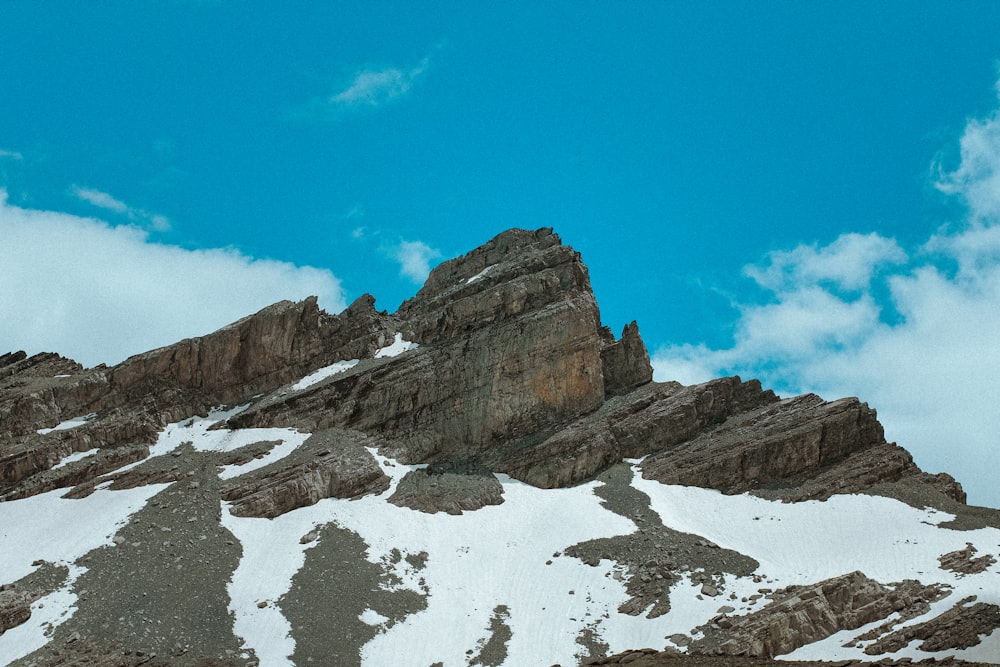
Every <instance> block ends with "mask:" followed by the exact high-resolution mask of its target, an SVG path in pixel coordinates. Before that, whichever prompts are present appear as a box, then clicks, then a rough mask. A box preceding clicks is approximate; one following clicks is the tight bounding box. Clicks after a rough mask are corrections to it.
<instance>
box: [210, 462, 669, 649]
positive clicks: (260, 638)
mask: <svg viewBox="0 0 1000 667" xmlns="http://www.w3.org/2000/svg"><path fill="white" fill-rule="evenodd" d="M372 453H373V455H375V456H376V458H377V459H378V460H379V462H380V465H382V467H383V470H384V471H385V472H386V473H387V474H388V475H390V477H391V478H392V479H393V482H392V484H391V485H390V488H389V489H388V490H387V491H385V492H384V493H382V494H380V495H378V496H366V497H364V498H361V499H358V500H352V501H349V500H339V499H326V500H323V501H320V502H319V503H317V504H315V505H312V506H310V507H305V508H300V509H298V510H295V511H294V512H290V513H288V514H284V515H282V516H280V517H277V518H275V519H272V520H267V519H246V518H236V517H233V516H232V515H230V514H229V512H228V508H226V507H224V508H223V523H224V525H225V526H226V528H228V529H229V530H230V531H232V532H233V534H234V535H236V537H237V538H238V539H239V540H240V542H241V543H242V545H243V554H244V555H243V559H242V560H241V562H240V564H239V566H238V568H237V570H236V572H235V573H234V575H233V578H232V581H231V583H230V586H229V592H230V596H231V598H232V603H231V607H230V609H231V611H232V612H233V614H234V616H235V618H236V622H235V630H236V633H237V634H238V635H239V636H241V637H243V638H244V640H245V641H246V645H247V646H248V647H252V648H253V649H254V650H255V652H256V653H257V655H258V657H259V658H260V660H261V663H260V664H261V667H268V666H272V665H273V666H278V665H281V666H284V665H290V664H291V662H290V661H289V660H288V657H287V656H289V655H291V653H292V652H293V651H294V641H293V640H292V639H291V637H290V636H289V632H290V630H291V627H290V625H289V624H288V622H287V621H286V620H285V619H284V618H283V617H282V616H281V613H280V610H279V609H278V608H277V607H275V606H273V605H272V604H270V603H269V604H268V605H267V606H265V607H263V608H261V607H258V602H261V601H272V600H276V599H278V598H280V597H281V595H283V594H284V593H285V592H287V591H288V589H289V587H290V585H291V578H292V576H293V575H294V574H295V572H297V571H298V570H299V569H300V568H301V567H302V564H303V563H304V554H305V550H306V549H308V548H309V547H310V546H311V545H312V544H314V543H309V544H306V545H301V544H299V538H301V537H302V536H303V535H304V534H306V533H307V532H309V531H310V530H312V529H313V528H314V527H315V526H316V525H320V524H325V523H328V522H331V521H332V522H335V523H336V524H337V525H339V526H341V527H343V528H346V529H348V530H351V531H354V532H356V533H358V534H359V535H361V536H362V538H363V539H364V540H365V542H366V543H367V544H368V545H369V550H368V553H367V558H368V560H369V561H371V562H373V563H379V564H382V565H384V566H389V564H390V562H391V560H390V553H391V551H392V549H393V548H398V549H399V550H400V551H401V552H403V553H404V554H405V553H410V554H418V553H420V552H422V551H423V552H427V554H428V558H427V561H426V566H425V567H424V569H421V570H419V571H417V570H414V569H413V568H412V566H411V565H410V564H409V563H408V562H407V561H406V560H405V559H402V560H400V561H399V562H398V563H396V564H395V565H394V566H391V567H393V568H394V570H393V571H394V573H395V574H396V575H397V576H399V577H400V579H401V580H402V581H403V583H402V584H401V587H404V588H409V589H411V590H415V591H418V592H421V593H426V592H428V591H429V597H428V599H427V604H428V606H427V609H425V610H423V611H421V612H418V613H415V614H412V615H410V616H408V617H407V618H405V619H404V620H403V621H401V622H399V623H396V624H395V625H393V626H392V627H391V628H380V631H379V634H378V635H377V636H376V637H375V638H374V639H373V640H372V641H371V642H369V643H368V644H366V645H365V647H364V649H363V656H362V657H363V664H365V665H385V664H430V663H433V662H436V661H444V664H445V665H453V664H462V665H464V664H466V663H467V660H468V655H466V650H468V649H471V648H474V647H475V646H476V645H477V644H480V643H481V642H482V640H483V635H484V631H485V630H484V629H486V628H488V627H489V625H490V619H491V617H492V615H493V609H494V608H495V607H496V606H498V605H501V604H503V605H506V606H507V607H508V609H509V614H510V618H509V619H507V620H506V622H507V624H508V626H509V627H510V628H511V630H512V633H513V637H512V638H511V640H510V642H509V643H508V646H507V649H508V659H507V662H506V663H505V664H508V665H524V664H551V663H552V662H563V663H564V664H573V663H575V662H576V661H577V659H576V658H575V657H574V656H576V655H577V654H578V653H579V652H580V651H581V650H582V647H581V646H580V645H579V644H577V643H576V639H577V637H578V636H579V633H580V632H581V631H582V630H583V629H584V628H585V627H587V626H588V625H594V624H597V625H601V624H605V623H607V624H609V625H611V626H612V627H614V628H615V629H616V634H617V635H619V637H614V638H612V639H614V640H615V641H614V643H613V645H612V648H613V650H624V649H625V648H628V647H630V646H635V645H636V643H638V645H641V646H648V645H654V644H657V643H658V644H660V645H661V646H662V645H663V637H662V634H661V633H659V630H658V629H657V628H656V627H655V625H654V624H651V623H650V622H649V621H648V620H646V619H643V618H641V617H639V618H637V617H632V616H624V615H619V614H617V613H614V614H613V615H614V616H617V618H614V619H613V621H611V620H610V619H607V618H605V617H606V616H612V613H613V612H615V610H617V608H618V605H620V604H621V603H622V602H624V601H625V599H626V595H625V591H624V588H623V586H622V584H621V583H619V582H617V581H615V580H614V579H612V578H611V577H610V574H611V569H612V564H611V563H609V562H607V561H602V562H601V563H600V565H598V566H597V567H589V566H587V565H585V564H583V563H582V562H581V561H580V560H578V559H575V558H570V557H566V556H560V557H555V556H554V554H555V553H556V552H560V551H561V550H563V549H565V548H567V547H569V546H571V545H573V544H576V543H578V542H581V541H584V540H589V539H594V538H599V537H610V536H613V535H620V534H625V533H629V532H632V531H634V530H635V525H634V524H633V523H632V522H631V521H629V520H627V519H624V518H622V517H620V516H618V515H615V514H612V513H610V512H608V511H607V510H605V509H604V508H603V507H601V505H600V499H599V498H598V497H597V496H596V495H594V493H593V490H594V488H595V487H596V483H590V484H585V485H581V486H577V487H574V488H570V489H552V490H541V489H536V488H534V487H531V486H528V485H525V484H522V483H520V482H517V481H515V480H512V479H510V478H508V477H505V476H503V475H498V478H499V479H500V481H501V484H502V485H503V487H504V503H503V504H502V505H499V506H492V507H485V508H483V509H480V510H477V511H475V512H467V513H465V514H462V515H460V516H452V515H448V514H443V513H439V514H425V513H423V512H417V511H415V510H410V509H407V508H400V507H397V506H395V505H391V504H389V503H387V502H386V498H388V497H389V496H390V495H391V494H392V492H393V489H394V488H395V485H396V484H397V483H398V480H399V479H401V478H402V476H403V475H404V474H405V473H406V472H408V471H409V470H411V469H413V468H411V467H410V466H403V465H399V464H396V463H394V462H393V461H391V460H389V459H386V458H384V457H381V456H379V455H378V454H376V453H375V452H374V451H372ZM548 561H551V564H546V563H547V562H548ZM263 572H267V573H268V576H267V577H263V576H261V573H263ZM421 579H422V580H423V583H421ZM371 611H372V612H373V614H377V613H378V611H377V610H371ZM373 614H367V613H366V617H367V618H368V621H374V620H376V617H375V616H374V615H373ZM368 621H366V622H368Z"/></svg>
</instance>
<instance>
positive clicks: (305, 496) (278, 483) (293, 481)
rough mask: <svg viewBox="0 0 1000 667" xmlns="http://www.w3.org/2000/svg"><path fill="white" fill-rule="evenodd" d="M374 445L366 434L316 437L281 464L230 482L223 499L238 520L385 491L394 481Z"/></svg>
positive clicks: (327, 433)
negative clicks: (375, 454) (374, 453)
mask: <svg viewBox="0 0 1000 667" xmlns="http://www.w3.org/2000/svg"><path fill="white" fill-rule="evenodd" d="M374 445H375V443H374V442H373V441H372V440H371V439H369V438H368V437H367V436H365V435H364V434H362V433H357V432H351V431H344V430H339V429H331V430H328V431H323V432H320V433H316V434H314V435H312V436H311V437H310V438H309V439H308V440H306V442H305V443H304V444H303V445H301V446H300V447H298V448H297V449H296V450H295V451H294V452H293V453H292V454H290V455H289V456H287V457H285V458H283V459H281V460H280V461H278V462H276V463H273V464H271V465H269V466H265V467H263V468H259V469H257V470H255V471H253V472H250V473H246V474H244V475H241V476H240V477H237V478H235V479H233V480H230V481H229V482H227V484H226V485H225V488H224V489H223V491H222V499H223V500H225V501H227V502H229V503H230V506H229V511H230V513H232V514H233V515H235V516H255V517H265V518H273V517H276V516H280V515H281V514H284V513H285V512H290V511H291V510H293V509H296V508H298V507H306V506H308V505H314V504H316V503H317V502H319V501H320V500H322V499H323V498H358V497H360V496H363V495H366V494H369V493H381V492H382V491H385V490H386V489H387V488H389V478H388V477H386V475H385V473H383V472H382V469H381V468H380V467H379V465H378V462H377V461H376V460H375V458H374V457H373V456H372V455H371V454H370V453H369V452H368V451H367V450H366V449H365V447H372V446H374Z"/></svg>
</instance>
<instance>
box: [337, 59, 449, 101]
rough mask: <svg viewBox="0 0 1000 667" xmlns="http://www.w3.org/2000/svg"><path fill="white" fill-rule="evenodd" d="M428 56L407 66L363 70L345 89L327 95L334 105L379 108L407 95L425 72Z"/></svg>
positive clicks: (428, 62) (428, 63)
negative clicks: (411, 65)
mask: <svg viewBox="0 0 1000 667" xmlns="http://www.w3.org/2000/svg"><path fill="white" fill-rule="evenodd" d="M429 66H430V57H425V58H423V59H422V60H421V61H420V62H419V63H417V65H416V66H414V67H410V68H405V69H403V68H398V67H385V68H381V69H363V70H361V71H360V72H358V73H357V74H355V75H354V78H353V79H352V80H351V82H350V83H349V84H348V85H347V87H346V88H344V89H343V90H341V91H340V92H338V93H335V94H334V95H331V96H330V99H329V103H330V104H332V105H333V106H336V107H347V108H351V107H379V106H382V105H384V104H387V103H389V102H392V101H394V100H397V99H399V98H401V97H404V96H405V95H407V94H408V93H409V92H410V91H411V90H413V86H414V85H416V83H417V81H419V79H420V78H421V77H422V76H423V75H424V74H425V73H426V72H427V69H428V67H429Z"/></svg>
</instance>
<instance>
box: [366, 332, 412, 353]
mask: <svg viewBox="0 0 1000 667" xmlns="http://www.w3.org/2000/svg"><path fill="white" fill-rule="evenodd" d="M417 347H419V346H418V345H417V344H416V343H411V342H410V341H408V340H403V334H401V333H398V334H396V338H395V340H393V342H392V343H390V344H389V345H386V346H385V347H383V348H382V349H380V350H379V351H377V352H376V353H375V358H376V359H382V358H385V357H396V356H399V355H400V354H402V353H404V352H406V351H407V350H415V349H417Z"/></svg>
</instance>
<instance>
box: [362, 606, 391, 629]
mask: <svg viewBox="0 0 1000 667" xmlns="http://www.w3.org/2000/svg"><path fill="white" fill-rule="evenodd" d="M358 619H360V620H361V622H362V623H367V624H368V625H382V624H383V623H388V622H389V618H388V617H387V616H383V615H382V614H380V613H378V612H377V611H375V610H374V609H365V610H364V611H363V612H361V614H360V615H359V616H358Z"/></svg>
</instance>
